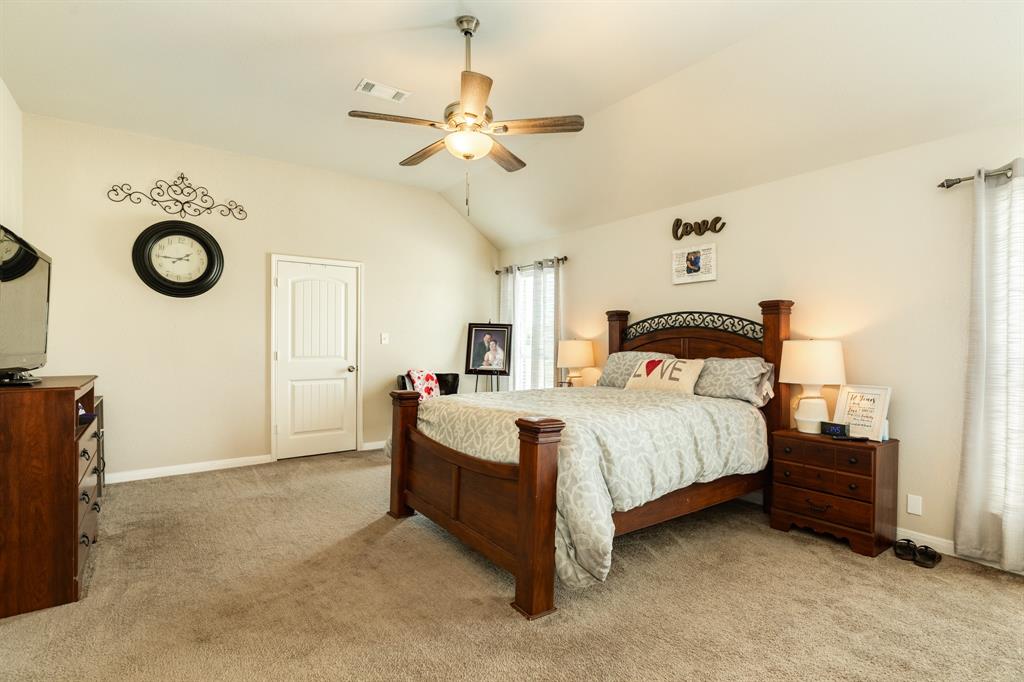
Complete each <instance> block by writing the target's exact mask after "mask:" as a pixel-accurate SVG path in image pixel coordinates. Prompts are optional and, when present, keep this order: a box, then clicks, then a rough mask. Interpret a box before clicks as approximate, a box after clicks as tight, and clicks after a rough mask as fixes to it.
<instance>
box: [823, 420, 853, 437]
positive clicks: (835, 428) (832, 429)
mask: <svg viewBox="0 0 1024 682" xmlns="http://www.w3.org/2000/svg"><path fill="white" fill-rule="evenodd" d="M821 435H823V436H833V437H834V436H839V437H841V438H848V437H849V436H850V425H849V424H836V423H834V422H821Z"/></svg>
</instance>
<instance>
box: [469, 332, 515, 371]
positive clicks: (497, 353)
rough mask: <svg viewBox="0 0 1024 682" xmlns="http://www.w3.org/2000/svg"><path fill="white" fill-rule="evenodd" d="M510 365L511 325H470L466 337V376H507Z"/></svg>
mask: <svg viewBox="0 0 1024 682" xmlns="http://www.w3.org/2000/svg"><path fill="white" fill-rule="evenodd" d="M511 364H512V325H510V324H496V323H493V322H487V323H483V322H481V323H470V325H469V332H468V335H467V337H466V374H476V375H478V376H479V375H489V376H500V377H507V376H508V368H509V366H510V365H511Z"/></svg>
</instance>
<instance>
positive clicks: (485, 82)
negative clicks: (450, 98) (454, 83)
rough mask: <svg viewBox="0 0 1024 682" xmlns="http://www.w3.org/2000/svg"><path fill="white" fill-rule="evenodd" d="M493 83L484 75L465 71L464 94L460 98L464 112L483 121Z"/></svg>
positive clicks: (463, 80) (463, 76) (463, 74)
mask: <svg viewBox="0 0 1024 682" xmlns="http://www.w3.org/2000/svg"><path fill="white" fill-rule="evenodd" d="M493 83H494V81H492V80H491V79H490V78H488V77H487V76H485V75H483V74H482V73H477V72H476V71H463V72H462V94H461V95H460V96H459V102H460V103H461V105H462V112H463V113H464V114H469V115H471V116H473V117H474V118H475V119H477V120H479V119H482V118H483V117H484V111H485V110H486V107H487V98H488V97H490V96H491V85H492V84H493Z"/></svg>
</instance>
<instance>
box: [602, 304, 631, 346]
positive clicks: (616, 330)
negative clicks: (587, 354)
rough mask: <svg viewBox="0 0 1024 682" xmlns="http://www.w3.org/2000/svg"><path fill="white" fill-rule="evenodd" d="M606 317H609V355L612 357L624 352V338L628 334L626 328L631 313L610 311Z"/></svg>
mask: <svg viewBox="0 0 1024 682" xmlns="http://www.w3.org/2000/svg"><path fill="white" fill-rule="evenodd" d="M605 315H607V316H608V354H609V355H611V354H612V353H618V352H619V351H621V350H622V341H623V336H625V334H626V326H627V323H628V322H629V311H628V310H609V311H608V312H606V313H605Z"/></svg>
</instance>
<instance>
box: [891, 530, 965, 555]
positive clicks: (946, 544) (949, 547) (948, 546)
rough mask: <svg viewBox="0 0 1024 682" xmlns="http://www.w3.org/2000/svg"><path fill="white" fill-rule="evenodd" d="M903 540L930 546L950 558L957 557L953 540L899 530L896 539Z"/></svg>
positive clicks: (914, 531)
mask: <svg viewBox="0 0 1024 682" xmlns="http://www.w3.org/2000/svg"><path fill="white" fill-rule="evenodd" d="M903 538H910V539H911V540H913V541H914V544H915V545H928V546H929V547H931V548H932V549H934V550H936V551H937V552H939V553H941V554H949V555H950V556H956V552H954V551H953V541H952V540H947V539H946V538H940V537H936V536H934V535H926V534H925V533H918V532H917V531H916V530H907V529H906V528H897V529H896V539H897V540H902V539H903Z"/></svg>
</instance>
